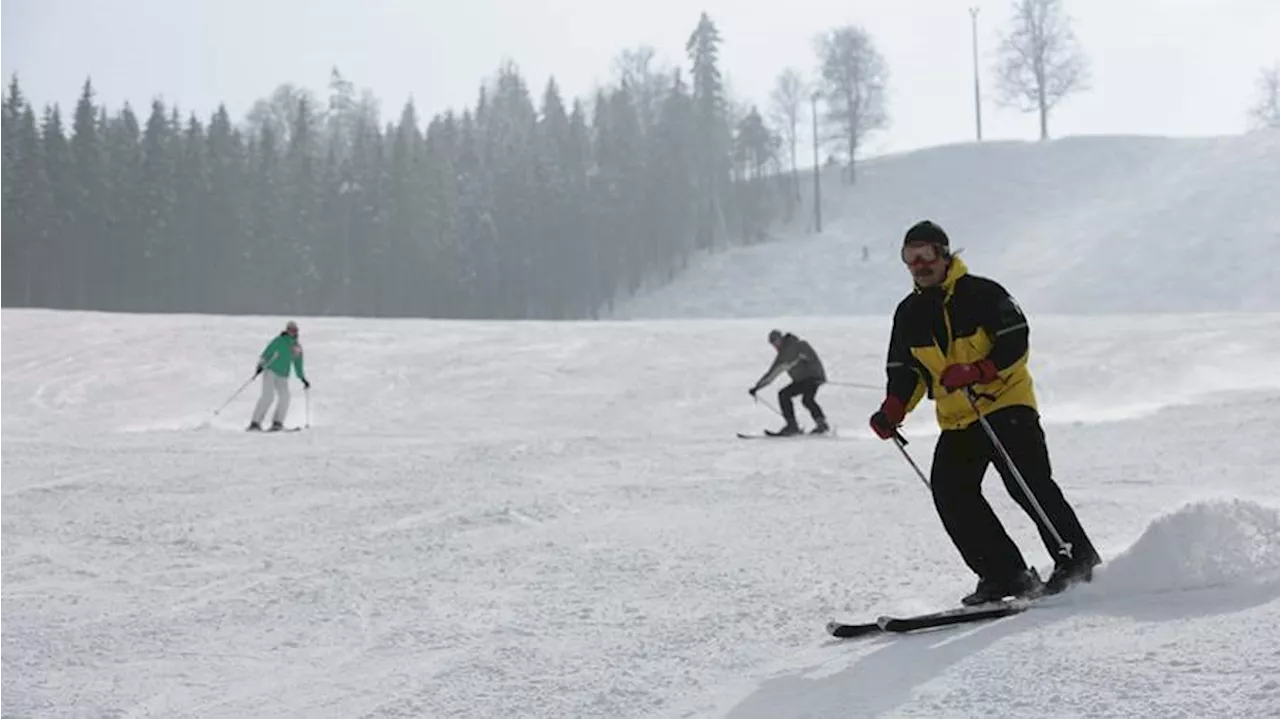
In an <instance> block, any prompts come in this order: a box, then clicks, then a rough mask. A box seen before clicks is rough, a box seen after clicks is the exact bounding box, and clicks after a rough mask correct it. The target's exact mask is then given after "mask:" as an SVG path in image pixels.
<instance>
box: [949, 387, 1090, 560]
mask: <svg viewBox="0 0 1280 719" xmlns="http://www.w3.org/2000/svg"><path fill="white" fill-rule="evenodd" d="M987 421H988V422H989V423H990V424H991V427H992V429H993V430H995V434H996V437H997V438H999V440H1000V442H1001V444H1003V445H1004V448H1005V450H1006V451H1008V453H1009V455H1010V457H1011V458H1012V459H1013V463H1014V465H1016V466H1017V468H1018V470H1019V471H1020V472H1021V473H1022V477H1023V479H1025V480H1026V483H1027V486H1028V487H1029V488H1030V490H1031V493H1032V494H1034V495H1035V498H1036V499H1037V500H1039V503H1040V506H1041V507H1042V508H1043V509H1044V512H1045V514H1046V515H1048V518H1049V521H1050V522H1052V523H1053V526H1054V527H1055V528H1056V529H1057V530H1058V532H1059V533H1060V534H1061V536H1062V538H1063V540H1065V541H1066V542H1068V543H1069V544H1070V545H1071V547H1072V557H1073V558H1072V559H1070V560H1068V559H1067V558H1066V557H1064V556H1062V555H1061V554H1060V552H1059V548H1058V543H1057V541H1056V540H1055V539H1054V538H1053V534H1052V532H1050V530H1049V528H1048V527H1047V526H1045V524H1044V522H1043V521H1041V520H1040V517H1039V514H1038V513H1037V512H1036V511H1035V509H1034V507H1033V506H1032V504H1031V501H1030V500H1029V499H1028V498H1027V495H1026V494H1025V493H1024V492H1023V491H1022V487H1021V486H1020V485H1019V484H1018V481H1017V480H1016V479H1015V478H1014V476H1013V473H1012V472H1010V471H1009V468H1008V466H1006V464H1005V462H1004V459H1003V458H1001V457H1000V455H999V453H998V452H997V450H996V449H995V447H994V445H992V443H991V440H990V438H988V437H987V434H986V432H985V431H984V430H983V428H982V425H981V424H980V423H978V422H974V423H973V424H971V425H969V426H968V427H966V428H964V429H957V430H945V431H943V432H942V435H941V436H940V437H939V438H938V444H937V446H936V447H935V448H934V452H933V468H932V470H931V472H930V474H931V480H930V481H931V483H932V485H933V502H934V506H936V507H937V509H938V515H939V516H940V517H941V518H942V524H943V526H944V527H945V528H946V530H947V534H948V535H950V536H951V541H952V542H954V543H955V545H956V549H958V550H960V555H961V556H962V557H963V558H964V562H965V564H967V565H969V568H970V569H972V570H973V571H974V573H975V574H977V575H978V577H979V578H980V579H989V580H992V581H1005V580H1007V579H1009V578H1012V577H1014V576H1016V575H1017V574H1019V573H1020V572H1022V571H1024V570H1025V569H1026V567H1027V564H1026V561H1025V560H1024V559H1023V557H1022V552H1020V551H1019V550H1018V546H1017V545H1016V544H1014V542H1013V540H1012V539H1011V538H1010V537H1009V534H1008V533H1007V532H1005V529H1004V526H1003V525H1002V524H1001V523H1000V520H999V518H997V517H996V515H995V513H994V512H993V511H992V510H991V505H989V504H988V503H987V500H986V498H985V497H983V496H982V478H983V476H984V475H985V474H986V471H987V465H988V464H991V463H993V462H994V463H995V465H996V469H997V470H998V471H999V472H1000V477H1001V478H1002V479H1004V486H1005V488H1006V489H1007V490H1008V491H1009V494H1010V495H1011V496H1012V497H1013V499H1014V501H1016V502H1017V503H1018V505H1019V506H1021V507H1022V509H1023V511H1025V512H1026V513H1027V514H1028V515H1029V516H1030V517H1031V519H1032V520H1033V521H1034V522H1035V523H1036V527H1037V528H1038V529H1039V530H1040V538H1041V539H1042V540H1043V541H1044V545H1045V548H1046V549H1048V551H1049V555H1050V556H1052V557H1053V558H1054V561H1055V564H1063V563H1071V562H1083V561H1088V560H1089V559H1091V558H1096V557H1097V551H1096V550H1095V549H1094V547H1093V544H1092V542H1090V541H1089V537H1088V536H1087V535H1086V534H1085V531H1084V528H1083V527H1081V526H1080V520H1079V519H1077V518H1076V513H1075V511H1074V510H1073V509H1072V508H1071V505H1069V504H1067V500H1066V498H1064V497H1063V495H1062V490H1061V489H1060V488H1059V487H1058V485H1057V483H1056V482H1054V481H1053V473H1052V470H1051V469H1050V466H1049V448H1048V446H1047V445H1046V444H1045V438H1044V430H1043V428H1042V427H1041V426H1040V415H1039V413H1038V412H1036V410H1034V409H1032V408H1031V407H1023V406H1018V407H1006V408H1004V409H1000V410H997V411H995V412H992V413H991V414H989V415H987Z"/></svg>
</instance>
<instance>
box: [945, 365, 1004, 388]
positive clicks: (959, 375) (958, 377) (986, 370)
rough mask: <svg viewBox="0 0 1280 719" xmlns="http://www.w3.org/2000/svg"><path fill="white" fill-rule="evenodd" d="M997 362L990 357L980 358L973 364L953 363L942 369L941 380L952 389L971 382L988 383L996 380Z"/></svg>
mask: <svg viewBox="0 0 1280 719" xmlns="http://www.w3.org/2000/svg"><path fill="white" fill-rule="evenodd" d="M997 376H998V375H997V374H996V363H995V362H992V361H991V360H989V359H984V360H979V361H977V362H974V363H973V364H968V363H965V364H953V365H951V366H950V367H947V368H946V369H944V370H943V371H942V377H941V378H940V380H939V381H941V382H942V386H943V387H946V388H947V389H950V390H957V389H960V388H961V387H968V386H969V385H971V384H986V383H988V382H993V381H995V379H996V377H997Z"/></svg>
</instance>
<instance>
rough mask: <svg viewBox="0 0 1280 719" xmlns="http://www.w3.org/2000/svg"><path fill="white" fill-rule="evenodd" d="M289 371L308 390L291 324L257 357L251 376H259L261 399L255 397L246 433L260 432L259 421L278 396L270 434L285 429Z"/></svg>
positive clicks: (263, 417) (260, 421)
mask: <svg viewBox="0 0 1280 719" xmlns="http://www.w3.org/2000/svg"><path fill="white" fill-rule="evenodd" d="M290 367H292V368H294V369H295V370H297V372H298V379H300V380H302V386H303V387H305V388H307V389H311V382H309V381H308V380H307V375H306V373H305V372H304V371H303V370H302V345H301V344H300V343H299V342H298V323H297V322H294V321H292V320H290V321H289V323H288V324H286V325H285V326H284V332H281V333H280V334H279V335H278V336H277V337H275V339H273V340H271V342H270V343H268V344H267V348H266V349H264V350H263V351H262V354H261V355H260V356H259V357H258V367H257V370H255V372H254V375H255V376H257V375H259V374H260V375H262V395H261V396H260V397H258V404H257V406H256V407H254V408H253V419H252V420H251V421H250V422H249V427H248V429H249V431H255V432H256V431H260V430H261V429H262V421H263V419H265V418H266V416H267V410H268V409H270V408H271V401H272V399H274V397H275V395H279V397H280V399H279V401H277V402H276V411H275V414H274V415H273V416H272V421H271V431H273V432H275V431H279V430H281V429H284V418H285V417H286V416H288V414H289V368H290ZM263 370H267V371H266V372H264V371H263Z"/></svg>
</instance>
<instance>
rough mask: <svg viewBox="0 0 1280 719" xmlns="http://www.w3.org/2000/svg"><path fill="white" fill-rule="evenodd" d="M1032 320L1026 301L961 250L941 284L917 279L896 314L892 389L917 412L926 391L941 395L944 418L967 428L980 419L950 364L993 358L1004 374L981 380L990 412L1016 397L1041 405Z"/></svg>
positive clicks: (946, 423)
mask: <svg viewBox="0 0 1280 719" xmlns="http://www.w3.org/2000/svg"><path fill="white" fill-rule="evenodd" d="M1030 332H1031V330H1030V328H1029V327H1028V325H1027V318H1026V316H1025V315H1023V313H1022V309H1021V308H1020V307H1018V303H1017V302H1015V301H1014V299H1013V297H1011V296H1010V295H1009V293H1008V292H1007V291H1005V289H1004V288H1003V287H1001V286H1000V284H999V283H997V282H994V281H992V280H989V279H987V278H985V277H978V276H976V275H971V274H969V269H968V268H967V267H966V266H965V264H964V262H963V261H962V260H961V259H960V258H959V257H955V258H952V260H951V265H950V266H949V267H948V268H947V277H946V279H945V280H944V281H943V282H942V284H941V285H939V286H937V287H927V288H920V287H917V288H916V289H915V290H914V291H913V292H912V293H911V294H910V295H908V296H907V297H906V298H905V299H903V300H902V302H900V303H899V304H898V309H897V311H896V312H895V313H894V315H893V334H892V335H891V337H890V339H889V358H888V365H887V367H886V369H887V372H888V376H889V381H888V393H889V394H891V395H893V396H895V397H897V398H898V399H899V400H901V401H902V404H903V406H904V407H906V411H907V412H910V411H911V410H912V409H914V408H915V406H916V405H917V404H918V403H919V402H920V400H921V399H922V398H923V397H924V395H925V394H928V396H929V397H930V398H931V399H933V401H934V405H935V409H936V411H937V415H938V425H939V426H940V427H942V429H944V430H949V429H963V428H965V427H968V426H969V425H970V424H973V423H974V422H976V421H977V420H978V415H977V414H976V413H975V412H974V411H973V407H972V406H971V405H970V404H969V399H968V397H966V396H965V392H964V391H963V390H960V391H955V392H951V391H948V390H947V389H946V388H944V387H943V386H942V384H941V382H940V381H939V379H940V378H941V377H942V371H943V370H944V369H946V368H947V367H948V366H950V365H953V364H959V363H966V362H968V363H973V362H978V361H979V360H982V359H984V358H988V359H990V360H991V361H992V362H993V363H994V364H995V366H996V370H997V375H998V376H997V378H996V379H995V380H994V381H992V382H989V383H987V384H980V385H975V386H974V389H975V390H976V391H977V393H978V395H979V400H978V409H979V410H981V412H982V413H983V414H984V415H985V414H988V413H990V412H992V411H994V410H997V409H1001V408H1004V407H1012V406H1015V405H1023V406H1028V407H1031V408H1033V409H1034V408H1035V407H1036V396H1035V388H1034V387H1033V386H1032V381H1031V373H1030V372H1029V371H1028V370H1027V356H1028V354H1029V351H1030V350H1029V347H1028V338H1029V336H1030Z"/></svg>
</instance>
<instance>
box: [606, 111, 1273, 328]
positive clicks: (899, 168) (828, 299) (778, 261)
mask: <svg viewBox="0 0 1280 719" xmlns="http://www.w3.org/2000/svg"><path fill="white" fill-rule="evenodd" d="M862 168H863V169H862V171H861V175H860V177H859V181H858V184H857V185H856V186H853V187H848V186H841V185H840V184H839V176H838V174H831V173H829V174H828V175H827V176H826V177H825V179H824V183H825V184H824V195H823V196H824V203H823V204H824V215H825V218H826V226H825V227H824V230H825V231H824V233H823V234H822V235H819V236H814V235H809V234H806V229H807V228H806V223H807V222H808V221H809V220H808V215H809V213H811V212H812V210H811V209H810V208H811V205H810V204H809V202H810V199H809V197H808V192H809V184H808V183H804V187H805V192H806V199H805V209H804V211H803V212H802V216H801V217H800V218H799V219H798V220H797V222H796V223H795V224H794V226H792V227H789V228H782V229H781V230H779V231H778V232H777V234H778V235H779V237H780V239H779V240H778V241H776V242H770V243H766V244H761V245H756V246H752V247H748V248H737V249H731V250H727V251H723V252H719V253H714V254H707V255H701V256H699V257H698V258H696V260H695V261H694V262H693V263H692V264H691V269H690V270H689V271H688V272H687V273H685V274H684V275H682V276H681V277H679V278H678V279H677V280H676V281H675V282H674V283H672V284H671V285H669V286H666V287H663V288H660V289H658V290H655V291H653V292H650V293H648V294H645V295H641V296H640V297H637V298H635V299H633V300H631V301H629V302H625V303H623V304H621V305H620V306H619V307H618V309H617V311H616V313H615V317H616V318H619V319H625V318H664V317H775V316H779V315H808V316H839V315H867V314H872V315H877V314H883V313H885V312H889V311H891V310H892V309H893V307H894V305H895V304H896V302H897V300H898V299H900V298H901V297H902V296H903V295H904V294H906V292H907V291H908V290H909V289H910V279H909V277H908V275H907V273H906V272H905V271H904V269H903V268H902V266H901V263H900V262H899V260H898V255H897V252H898V248H899V247H901V242H902V235H903V233H904V232H905V230H906V229H907V228H908V227H910V226H911V225H912V224H913V223H915V222H916V221H918V220H920V219H923V218H931V219H933V220H935V221H937V222H939V223H940V224H942V226H943V227H945V228H946V229H947V231H948V233H949V234H950V236H951V239H952V246H953V247H954V248H959V249H963V250H964V252H965V257H966V259H967V261H968V262H969V265H970V269H971V270H972V271H973V272H975V273H977V274H984V275H988V276H991V277H994V278H996V279H998V280H1000V281H1001V282H1002V283H1004V284H1006V285H1007V286H1008V287H1009V289H1010V291H1012V292H1013V293H1014V294H1015V296H1017V297H1018V298H1019V301H1020V302H1021V303H1022V305H1023V306H1024V307H1025V308H1027V310H1028V311H1030V312H1032V313H1035V314H1043V313H1048V312H1052V313H1068V314H1078V313H1135V312H1142V313H1149V312H1203V311H1240V310H1246V311H1248V310H1260V309H1262V310H1277V309H1280V285H1278V284H1277V283H1276V281H1275V270H1274V268H1273V267H1272V265H1271V263H1270V262H1269V261H1267V260H1266V258H1268V257H1271V256H1272V255H1274V254H1275V252H1276V251H1277V249H1280V199H1277V198H1280V132H1260V133H1255V134H1251V135H1246V136H1239V137H1225V138H1203V139H1171V138H1154V137H1070V138H1065V139H1061V140H1054V141H1052V142H1048V143H1021V142H989V143H982V144H967V145H953V146H946V147H938V148H931V149H925V150H920V151H917V152H913V153H908V154H904V155H894V156H888V157H883V158H877V159H873V160H870V161H867V162H865V163H864V164H863V165H862ZM864 247H865V248H866V249H867V253H868V259H867V260H865V261H864V260H863V257H862V252H863V248H864Z"/></svg>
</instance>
